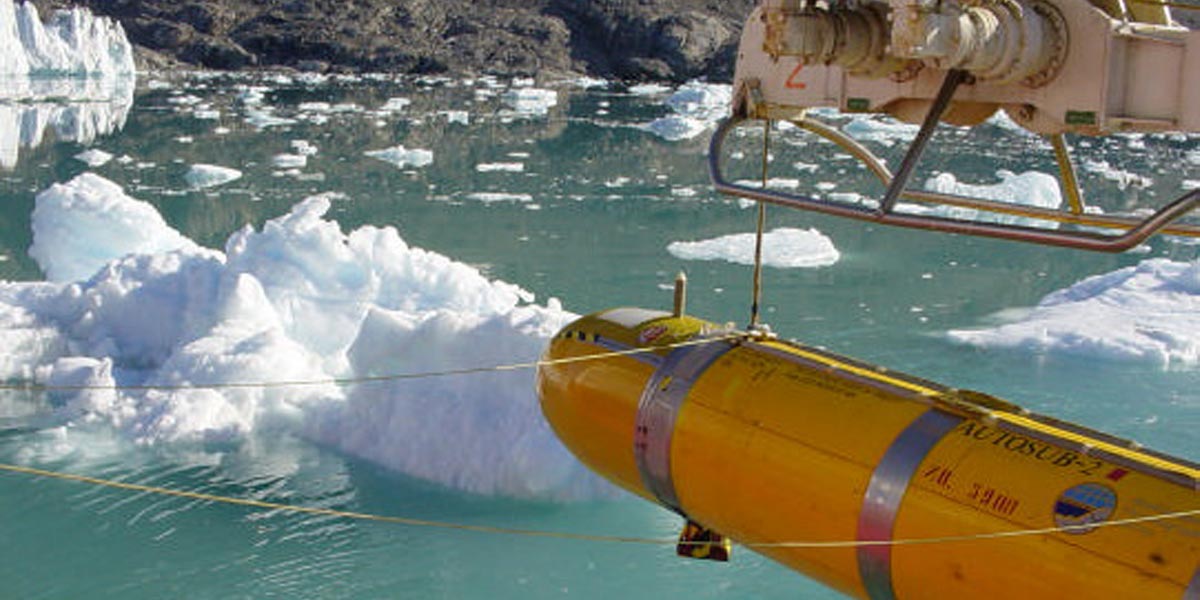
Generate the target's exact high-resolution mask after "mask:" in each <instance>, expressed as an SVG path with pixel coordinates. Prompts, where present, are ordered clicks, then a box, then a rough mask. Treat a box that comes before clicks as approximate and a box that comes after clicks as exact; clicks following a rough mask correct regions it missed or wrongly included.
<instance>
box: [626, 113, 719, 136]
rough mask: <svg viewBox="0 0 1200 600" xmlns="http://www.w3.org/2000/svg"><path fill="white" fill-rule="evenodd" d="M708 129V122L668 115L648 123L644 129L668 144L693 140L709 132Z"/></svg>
mask: <svg viewBox="0 0 1200 600" xmlns="http://www.w3.org/2000/svg"><path fill="white" fill-rule="evenodd" d="M708 127H709V122H708V121H702V120H700V119H695V118H692V117H686V116H683V115H667V116H665V117H659V118H657V119H655V120H653V121H651V122H649V123H646V124H645V125H643V126H642V129H645V130H646V131H649V132H650V133H653V134H654V135H657V136H658V137H660V138H662V139H664V140H667V141H668V142H678V141H682V140H690V139H693V138H695V137H697V136H699V135H700V134H702V133H704V132H705V131H708Z"/></svg>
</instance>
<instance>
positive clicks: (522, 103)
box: [501, 87, 558, 115]
mask: <svg viewBox="0 0 1200 600" xmlns="http://www.w3.org/2000/svg"><path fill="white" fill-rule="evenodd" d="M501 99H502V100H503V101H504V103H505V104H507V105H508V106H509V107H510V108H512V109H513V110H514V111H516V112H518V113H521V114H528V115H544V114H546V113H547V112H549V111H550V107H552V106H554V105H556V104H558V92H556V91H554V90H546V89H541V88H531V87H525V88H516V89H510V90H508V91H506V92H504V94H503V95H502V96H501Z"/></svg>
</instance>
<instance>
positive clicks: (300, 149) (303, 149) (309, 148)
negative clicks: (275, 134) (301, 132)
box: [288, 140, 317, 156]
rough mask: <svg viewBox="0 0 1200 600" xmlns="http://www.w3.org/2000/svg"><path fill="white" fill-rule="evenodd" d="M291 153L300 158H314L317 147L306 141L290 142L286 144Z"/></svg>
mask: <svg viewBox="0 0 1200 600" xmlns="http://www.w3.org/2000/svg"><path fill="white" fill-rule="evenodd" d="M288 145H289V146H291V148H292V151H293V152H295V153H296V154H299V155H300V156H316V155H317V147H316V146H314V145H313V144H312V143H311V142H309V141H308V140H292V141H291V142H289V143H288Z"/></svg>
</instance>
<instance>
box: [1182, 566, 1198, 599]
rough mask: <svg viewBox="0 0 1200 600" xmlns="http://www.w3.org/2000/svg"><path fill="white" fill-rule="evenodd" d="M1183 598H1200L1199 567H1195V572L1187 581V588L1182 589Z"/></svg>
mask: <svg viewBox="0 0 1200 600" xmlns="http://www.w3.org/2000/svg"><path fill="white" fill-rule="evenodd" d="M1183 600H1200V567H1196V572H1194V573H1192V581H1191V582H1190V583H1188V586H1187V589H1186V590H1183Z"/></svg>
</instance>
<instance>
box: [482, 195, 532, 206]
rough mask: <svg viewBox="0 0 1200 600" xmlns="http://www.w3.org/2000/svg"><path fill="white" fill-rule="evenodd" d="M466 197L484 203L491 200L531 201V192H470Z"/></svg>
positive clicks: (491, 201) (488, 202)
mask: <svg viewBox="0 0 1200 600" xmlns="http://www.w3.org/2000/svg"><path fill="white" fill-rule="evenodd" d="M467 199H469V200H476V201H478V202H483V203H486V204H491V203H493V202H533V196H532V195H531V194H516V193H511V192H471V193H470V194H467Z"/></svg>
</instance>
